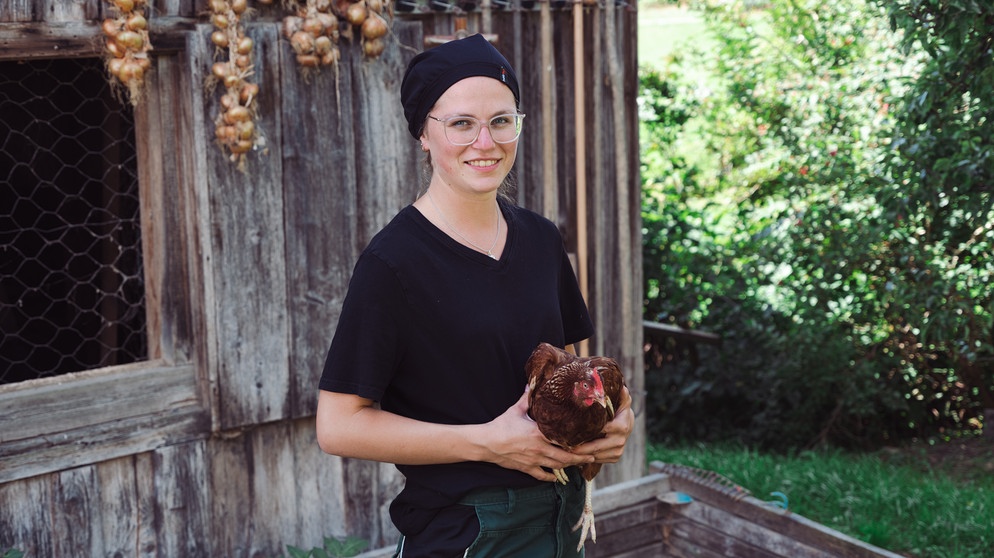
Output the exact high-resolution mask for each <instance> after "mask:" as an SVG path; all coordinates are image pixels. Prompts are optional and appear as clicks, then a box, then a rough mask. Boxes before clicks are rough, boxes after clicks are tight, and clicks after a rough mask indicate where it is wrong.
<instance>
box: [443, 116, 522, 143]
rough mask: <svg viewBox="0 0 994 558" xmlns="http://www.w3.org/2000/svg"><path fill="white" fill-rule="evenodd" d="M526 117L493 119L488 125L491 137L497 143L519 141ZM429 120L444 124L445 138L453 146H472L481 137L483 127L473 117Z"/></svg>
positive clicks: (497, 117)
mask: <svg viewBox="0 0 994 558" xmlns="http://www.w3.org/2000/svg"><path fill="white" fill-rule="evenodd" d="M524 117H525V115H523V114H499V115H497V116H495V117H493V118H491V119H490V122H489V123H488V124H487V125H486V126H487V129H489V130H490V137H491V138H493V140H494V141H495V142H497V143H511V142H512V141H514V140H516V139H518V136H520V135H521V121H522V119H524ZM428 118H431V119H432V120H437V121H438V122H441V123H442V129H443V130H445V138H446V139H448V140H449V143H451V144H452V145H470V144H472V143H474V142H476V138H478V137H480V129H481V128H482V126H481V124H480V121H479V120H477V119H476V118H473V117H472V116H450V117H448V118H445V119H442V118H435V117H434V116H432V115H430V114H429V115H428Z"/></svg>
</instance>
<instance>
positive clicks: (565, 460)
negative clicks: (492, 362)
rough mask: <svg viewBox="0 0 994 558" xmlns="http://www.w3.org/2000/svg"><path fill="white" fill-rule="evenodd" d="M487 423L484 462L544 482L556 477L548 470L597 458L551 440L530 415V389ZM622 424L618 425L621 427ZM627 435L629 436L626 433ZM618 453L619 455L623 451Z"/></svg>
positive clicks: (553, 479) (552, 480)
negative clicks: (486, 451)
mask: <svg viewBox="0 0 994 558" xmlns="http://www.w3.org/2000/svg"><path fill="white" fill-rule="evenodd" d="M629 402H630V398H629ZM629 406H630V405H629ZM632 424H634V421H633V422H632ZM484 426H485V429H484V432H485V433H484V439H483V440H481V442H482V443H483V445H484V447H485V448H488V449H489V450H490V455H488V456H487V457H486V458H485V459H484V460H485V461H490V462H491V463H496V464H497V465H500V466H501V467H504V468H506V469H514V470H517V471H521V472H523V473H527V474H529V475H531V476H533V477H535V478H536V479H538V480H541V481H548V482H554V481H555V480H556V477H555V475H553V474H552V473H551V472H549V471H547V470H546V469H564V468H566V467H569V466H571V465H580V464H582V463H592V462H593V461H594V457H593V454H585V455H581V454H577V453H570V452H568V451H566V450H564V449H562V448H560V447H559V446H556V445H553V444H551V443H549V441H548V440H547V439H546V438H545V436H543V435H542V432H541V431H539V429H538V425H536V424H535V421H533V420H532V419H531V417H529V416H528V391H527V390H525V393H524V394H523V395H522V396H521V398H520V399H518V401H517V403H515V404H514V405H513V406H511V407H510V408H509V409H508V410H507V411H505V412H504V413H503V414H502V415H500V416H499V417H497V418H495V419H494V420H492V421H490V422H489V423H487V424H486V425H484ZM622 427H623V426H621V425H619V428H622ZM630 430H631V427H630V426H629V431H630ZM624 438H626V439H627V435H626V436H625V437H624ZM622 446H624V441H622ZM618 453H619V455H620V451H619V452H618ZM543 467H545V468H546V469H543Z"/></svg>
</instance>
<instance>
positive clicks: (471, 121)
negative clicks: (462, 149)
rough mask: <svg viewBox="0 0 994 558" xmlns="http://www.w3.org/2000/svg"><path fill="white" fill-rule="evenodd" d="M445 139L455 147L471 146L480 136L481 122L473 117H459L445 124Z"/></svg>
mask: <svg viewBox="0 0 994 558" xmlns="http://www.w3.org/2000/svg"><path fill="white" fill-rule="evenodd" d="M443 126H445V137H446V138H447V139H448V140H449V141H450V142H452V143H454V144H455V145H469V144H471V143H473V142H474V141H476V138H477V137H478V136H479V135H480V121H479V120H477V119H475V118H473V117H472V116H458V117H455V118H450V119H448V120H446V121H445V122H444V123H443Z"/></svg>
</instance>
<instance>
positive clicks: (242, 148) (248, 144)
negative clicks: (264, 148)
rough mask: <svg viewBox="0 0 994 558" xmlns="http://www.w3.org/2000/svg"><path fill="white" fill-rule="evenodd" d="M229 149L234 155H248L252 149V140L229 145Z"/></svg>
mask: <svg viewBox="0 0 994 558" xmlns="http://www.w3.org/2000/svg"><path fill="white" fill-rule="evenodd" d="M228 149H230V150H231V152H232V153H236V154H239V155H240V154H242V153H248V152H249V151H250V150H251V149H252V140H238V141H236V142H235V143H233V144H231V145H229V146H228Z"/></svg>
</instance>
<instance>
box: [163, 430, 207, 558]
mask: <svg viewBox="0 0 994 558" xmlns="http://www.w3.org/2000/svg"><path fill="white" fill-rule="evenodd" d="M204 454H205V452H204V442H191V443H188V444H181V445H174V446H167V447H165V448H162V449H158V450H156V451H155V452H154V454H153V461H152V463H153V472H152V474H153V479H152V480H153V489H154V493H155V501H156V510H155V511H156V516H155V519H154V522H155V523H154V524H155V534H156V541H155V548H156V550H157V552H158V555H159V556H183V557H186V558H200V557H203V558H209V557H213V556H223V554H217V553H215V552H214V551H213V536H212V533H211V532H210V530H209V526H210V525H211V521H210V508H209V506H208V504H207V491H206V490H204V487H205V486H206V485H207V470H206V463H205V460H204Z"/></svg>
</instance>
